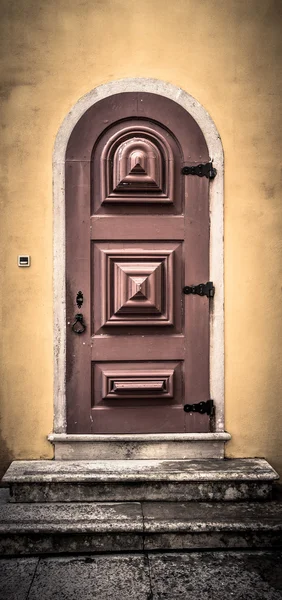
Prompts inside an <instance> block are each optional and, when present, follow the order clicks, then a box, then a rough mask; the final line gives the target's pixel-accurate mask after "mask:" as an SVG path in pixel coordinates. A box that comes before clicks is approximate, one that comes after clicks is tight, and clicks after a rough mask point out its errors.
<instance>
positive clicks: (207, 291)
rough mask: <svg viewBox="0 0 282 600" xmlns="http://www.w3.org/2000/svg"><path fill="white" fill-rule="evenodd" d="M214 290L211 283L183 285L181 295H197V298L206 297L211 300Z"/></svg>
mask: <svg viewBox="0 0 282 600" xmlns="http://www.w3.org/2000/svg"><path fill="white" fill-rule="evenodd" d="M214 293H215V288H214V285H213V282H212V281H207V283H199V285H185V286H184V288H183V294H197V295H198V296H207V297H208V298H213V297H214Z"/></svg>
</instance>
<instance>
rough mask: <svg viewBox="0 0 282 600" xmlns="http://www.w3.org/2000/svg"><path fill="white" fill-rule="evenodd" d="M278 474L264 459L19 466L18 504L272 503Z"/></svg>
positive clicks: (10, 478) (9, 476)
mask: <svg viewBox="0 0 282 600" xmlns="http://www.w3.org/2000/svg"><path fill="white" fill-rule="evenodd" d="M277 477H278V475H277V474H276V473H275V471H274V470H273V469H272V468H271V467H270V465H269V464H268V463H267V462H266V461H265V460H263V459H235V460H216V459H214V460H182V461H176V460H175V461H173V460H171V461H169V460H132V461H131V460H127V461H118V460H113V461H110V460H109V461H16V462H14V463H12V465H11V466H10V467H9V469H8V471H7V473H6V475H5V477H4V480H5V482H6V483H9V484H10V486H11V490H12V498H13V500H14V501H16V502H56V501H57V502H79V501H80V502H83V501H87V502H99V501H117V502H119V501H124V500H127V501H145V500H154V501H157V500H166V501H177V500H179V501H185V500H189V501H190V500H191V501H193V500H194V501H197V500H200V501H221V500H222V501H237V500H240V501H242V500H268V499H270V497H271V490H272V484H273V481H274V480H275V479H277Z"/></svg>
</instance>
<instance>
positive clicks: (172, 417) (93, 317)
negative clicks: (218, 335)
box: [66, 93, 210, 433]
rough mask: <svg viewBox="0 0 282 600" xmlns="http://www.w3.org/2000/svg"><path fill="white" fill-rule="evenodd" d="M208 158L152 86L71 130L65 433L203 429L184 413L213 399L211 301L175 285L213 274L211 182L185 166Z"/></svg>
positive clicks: (195, 131) (189, 123)
mask: <svg viewBox="0 0 282 600" xmlns="http://www.w3.org/2000/svg"><path fill="white" fill-rule="evenodd" d="M208 160H209V156H208V150H207V146H206V143H205V140H204V137H203V134H202V132H201V130H200V129H199V127H198V125H197V124H196V122H195V121H194V120H193V118H192V117H191V116H190V115H189V114H188V113H187V112H186V111H185V110H184V109H183V108H182V107H181V106H179V105H178V104H176V103H174V102H173V101H171V100H169V99H167V98H163V97H162V96H157V95H155V94H149V93H121V94H117V95H114V96H110V97H109V98H106V99H104V100H102V101H100V102H98V103H96V104H95V105H94V106H92V107H91V108H90V109H89V110H88V111H87V112H86V113H85V114H84V115H83V117H82V118H81V119H80V121H79V122H78V124H77V125H76V127H75V128H74V130H73V132H72V135H71V137H70V140H69V144H68V148H67V153H66V231H67V242H66V251H67V290H66V293H67V374H66V376H67V421H68V433H159V432H206V431H210V417H209V416H208V415H206V414H204V415H201V414H198V413H186V412H184V410H183V406H184V404H187V403H189V404H192V403H198V402H202V401H206V400H208V399H209V300H208V298H206V297H199V296H193V295H188V296H185V295H184V294H183V292H182V289H183V287H184V285H193V284H197V283H202V282H206V281H207V280H208V278H209V202H208V187H209V182H208V179H206V177H197V176H185V175H182V173H181V169H182V167H183V166H184V165H193V164H198V163H199V162H207V161H208ZM75 315H79V316H78V317H76V318H75ZM74 323H75V325H74V326H73V324H74ZM84 327H85V330H84ZM83 330H84V331H83Z"/></svg>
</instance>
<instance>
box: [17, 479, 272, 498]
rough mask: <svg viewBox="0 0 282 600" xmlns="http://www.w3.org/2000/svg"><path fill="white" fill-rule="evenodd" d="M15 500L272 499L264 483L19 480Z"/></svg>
mask: <svg viewBox="0 0 282 600" xmlns="http://www.w3.org/2000/svg"><path fill="white" fill-rule="evenodd" d="M11 490H12V500H13V502H65V503H67V502H123V501H127V502H138V501H141V502H142V501H144V502H145V501H150V500H152V501H162V500H164V501H170V502H177V501H180V502H183V501H216V502H219V501H224V502H225V501H227V502H230V501H243V500H250V501H252V500H261V501H266V500H270V499H271V493H272V486H271V484H270V483H265V482H259V483H255V482H252V481H251V482H241V481H234V482H228V481H223V482H216V481H212V482H199V483H196V482H190V481H187V482H182V481H179V482H178V481H176V482H173V481H158V482H156V481H144V482H139V481H128V480H127V481H124V482H121V483H118V482H115V481H109V482H108V483H101V482H98V483H92V482H88V483H79V482H78V483H75V482H70V483H68V482H65V483H63V482H62V483H61V482H58V483H49V482H48V483H16V484H12V485H11Z"/></svg>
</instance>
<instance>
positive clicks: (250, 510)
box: [0, 501, 282, 556]
mask: <svg viewBox="0 0 282 600" xmlns="http://www.w3.org/2000/svg"><path fill="white" fill-rule="evenodd" d="M281 516H282V505H281V503H279V502H274V501H273V502H270V503H264V504H262V503H259V502H256V503H238V502H237V503H233V502H230V503H227V502H226V503H217V502H214V503H212V502H209V503H206V502H201V503H198V502H196V503H195V502H184V503H181V502H177V503H173V502H144V503H140V502H130V503H72V504H71V503H69V504H62V503H58V504H57V503H44V504H39V503H33V504H13V503H8V504H3V505H1V506H0V553H1V555H2V556H9V555H18V556H19V555H28V554H31V555H32V554H33V555H40V554H61V553H63V554H66V553H67V554H75V553H80V552H89V553H95V552H97V553H103V552H121V551H123V552H140V551H142V552H143V551H149V550H154V551H156V550H157V551H163V550H176V551H179V550H185V549H186V550H195V549H222V548H224V549H231V548H233V549H234V548H235V549H236V548H241V549H243V548H244V549H261V548H264V549H278V548H279V547H280V548H281V546H282V518H281Z"/></svg>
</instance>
